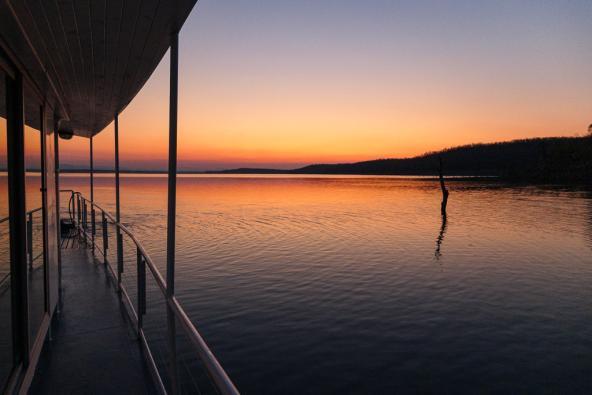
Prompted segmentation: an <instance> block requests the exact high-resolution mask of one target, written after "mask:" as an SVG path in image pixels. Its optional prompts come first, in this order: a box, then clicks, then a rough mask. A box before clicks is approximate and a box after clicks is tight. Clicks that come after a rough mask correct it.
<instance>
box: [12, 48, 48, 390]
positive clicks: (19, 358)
mask: <svg viewBox="0 0 592 395" xmlns="http://www.w3.org/2000/svg"><path fill="white" fill-rule="evenodd" d="M0 44H1V40H0ZM8 53H9V51H7V50H6V49H5V48H3V47H2V46H1V45H0V393H14V392H16V391H22V390H25V391H26V389H27V388H28V386H29V384H30V382H31V380H32V378H33V375H34V372H35V368H36V364H37V361H38V359H39V355H40V354H41V351H42V350H43V347H44V344H45V342H46V340H47V337H48V333H49V328H50V326H51V322H52V317H53V315H54V313H55V311H56V308H57V306H58V304H59V289H58V287H59V271H58V266H59V227H58V223H59V220H58V213H57V204H56V197H57V193H56V171H55V157H54V156H55V155H54V153H55V147H54V144H55V134H54V133H55V130H54V129H55V128H54V124H55V122H54V119H53V118H54V117H53V114H54V107H53V106H52V103H49V102H48V100H47V96H46V95H44V93H43V90H42V89H39V87H38V86H35V85H34V83H33V82H32V81H31V80H30V79H28V78H27V74H26V71H25V70H22V69H20V68H19V67H18V66H17V65H18V62H16V61H15V59H13V58H11V56H10V55H8Z"/></svg>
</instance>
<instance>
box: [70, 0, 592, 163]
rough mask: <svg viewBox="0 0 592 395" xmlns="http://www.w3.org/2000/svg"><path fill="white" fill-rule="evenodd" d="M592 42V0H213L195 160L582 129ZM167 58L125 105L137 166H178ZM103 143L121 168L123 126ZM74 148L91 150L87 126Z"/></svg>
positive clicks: (204, 16) (184, 71)
mask: <svg viewBox="0 0 592 395" xmlns="http://www.w3.org/2000/svg"><path fill="white" fill-rule="evenodd" d="M590 48H592V2H590V1H589V0H571V1H545V0H536V1H495V2H475V1H469V0H455V1H452V0H448V1H440V0H431V1H386V0H374V1H367V2H362V1H349V0H341V1H290V0H260V1H252V0H251V1H230V0H229V1H224V2H219V1H214V0H200V1H198V3H197V5H196V7H195V8H194V10H193V12H192V14H191V15H190V17H189V19H188V20H187V22H186V24H185V26H184V28H183V30H182V31H181V34H180V82H179V83H180V88H179V91H180V97H179V104H180V107H179V165H180V169H196V170H204V169H221V168H230V167H239V166H250V167H254V166H258V167H277V168H291V167H297V166H300V165H303V164H309V163H319V162H325V163H327V162H346V161H347V162H349V161H358V160H367V159H375V158H384V157H406V156H413V155H416V154H421V153H423V152H425V151H431V150H437V149H441V148H445V147H449V146H455V145H461V144H468V143H475V142H493V141H499V140H511V139H517V138H529V137H541V136H565V135H568V136H572V135H575V134H578V133H579V134H582V133H584V132H585V131H586V128H587V125H588V124H590V122H591V121H592V105H591V104H592V100H591V99H592V92H591V89H590V88H591V86H592V67H591V66H592V51H590ZM168 67H169V65H168V55H167V56H165V58H164V59H163V61H162V62H161V64H160V65H159V67H158V68H157V70H156V71H155V73H154V74H153V75H152V77H151V79H150V80H149V82H148V83H147V84H146V86H145V87H144V88H143V89H142V91H141V92H140V94H139V95H138V96H137V97H136V98H135V100H134V101H133V102H132V103H131V104H130V105H129V106H128V108H126V110H125V111H124V112H123V113H122V114H121V116H120V141H121V143H120V145H121V147H120V153H121V165H122V167H123V168H127V169H156V168H164V167H165V166H166V159H167V141H168V140H167V136H168V134H167V133H168V132H167V131H168V118H167V117H168ZM95 147H96V151H95V152H96V154H95V158H96V163H97V166H98V167H112V164H113V127H112V126H111V125H110V126H109V127H107V128H106V130H105V131H103V132H102V133H101V134H99V135H98V136H97V137H96V138H95ZM61 148H62V150H61V155H62V162H63V164H64V165H71V166H77V167H80V166H84V165H87V163H88V140H86V139H80V138H75V139H73V140H72V141H71V142H65V141H63V140H62V142H61Z"/></svg>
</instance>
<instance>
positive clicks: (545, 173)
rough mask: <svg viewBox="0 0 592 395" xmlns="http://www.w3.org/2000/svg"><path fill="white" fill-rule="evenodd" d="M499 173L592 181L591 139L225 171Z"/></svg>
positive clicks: (531, 141) (510, 176)
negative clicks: (358, 160) (277, 167)
mask: <svg viewBox="0 0 592 395" xmlns="http://www.w3.org/2000/svg"><path fill="white" fill-rule="evenodd" d="M439 157H441V158H442V162H443V167H444V173H445V174H446V175H449V176H451V175H454V176H496V177H500V178H504V179H509V180H516V181H537V182H578V183H591V182H592V137H552V138H536V139H527V140H514V141H509V142H501V143H492V144H473V145H464V146H461V147H455V148H449V149H445V150H442V151H438V152H430V153H426V154H424V155H420V156H416V157H413V158H404V159H377V160H370V161H364V162H357V163H342V164H316V165H310V166H305V167H302V168H299V169H294V170H275V169H249V168H241V169H231V170H224V171H216V172H209V173H218V174H220V173H222V174H280V173H281V174H359V175H437V174H438V158H439Z"/></svg>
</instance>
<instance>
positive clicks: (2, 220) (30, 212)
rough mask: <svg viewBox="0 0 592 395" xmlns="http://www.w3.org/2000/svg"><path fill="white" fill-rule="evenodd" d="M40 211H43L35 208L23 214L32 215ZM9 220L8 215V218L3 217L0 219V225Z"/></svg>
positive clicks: (41, 208) (40, 208)
mask: <svg viewBox="0 0 592 395" xmlns="http://www.w3.org/2000/svg"><path fill="white" fill-rule="evenodd" d="M41 210H43V207H37V208H34V209H33V210H30V211H27V212H26V213H25V215H31V214H34V213H36V212H37V211H41ZM9 219H10V215H9V216H8V217H4V218H2V219H0V224H1V223H4V222H6V221H8V220H9Z"/></svg>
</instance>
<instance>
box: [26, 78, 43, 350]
mask: <svg viewBox="0 0 592 395" xmlns="http://www.w3.org/2000/svg"><path fill="white" fill-rule="evenodd" d="M40 130H41V105H40V103H39V101H38V100H37V99H36V96H35V95H34V94H33V93H32V92H31V91H30V90H28V89H27V86H26V84H25V168H26V175H25V188H26V192H25V193H26V199H27V255H28V256H27V259H28V261H27V267H28V274H29V276H28V279H29V281H28V287H29V330H30V332H29V333H30V342H31V344H33V342H34V341H35V339H36V337H37V334H38V331H39V327H40V325H41V321H42V320H43V315H44V314H45V272H44V270H45V265H44V257H43V213H42V210H41V207H42V193H41V132H40Z"/></svg>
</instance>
